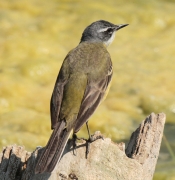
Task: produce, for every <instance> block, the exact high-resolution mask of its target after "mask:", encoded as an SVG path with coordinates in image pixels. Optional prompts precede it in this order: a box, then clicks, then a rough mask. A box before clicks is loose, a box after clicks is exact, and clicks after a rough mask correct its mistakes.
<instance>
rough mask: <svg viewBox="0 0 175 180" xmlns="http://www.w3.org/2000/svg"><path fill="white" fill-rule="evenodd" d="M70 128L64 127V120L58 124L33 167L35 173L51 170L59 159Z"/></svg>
mask: <svg viewBox="0 0 175 180" xmlns="http://www.w3.org/2000/svg"><path fill="white" fill-rule="evenodd" d="M70 132H71V130H69V131H67V130H66V129H65V122H64V121H62V122H61V123H60V124H58V125H57V126H56V127H55V129H54V130H53V132H52V135H51V137H50V139H49V141H48V143H47V145H46V147H45V149H44V151H43V153H42V155H41V156H40V158H39V159H38V162H37V164H36V167H35V174H37V173H43V172H52V171H53V169H54V167H55V166H56V163H57V162H58V161H59V160H60V158H61V155H62V153H63V151H64V148H65V145H66V143H67V140H68V138H69V135H70Z"/></svg>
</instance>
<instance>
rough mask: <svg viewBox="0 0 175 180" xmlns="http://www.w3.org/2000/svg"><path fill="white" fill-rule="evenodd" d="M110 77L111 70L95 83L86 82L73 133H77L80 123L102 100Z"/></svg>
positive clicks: (81, 123) (85, 120) (83, 121)
mask: <svg viewBox="0 0 175 180" xmlns="http://www.w3.org/2000/svg"><path fill="white" fill-rule="evenodd" d="M111 78H112V71H111V73H110V74H108V75H107V76H106V77H105V78H104V79H102V80H101V81H100V82H99V83H97V84H91V83H90V82H89V83H88V84H87V87H86V91H85V94H84V98H83V101H82V104H81V107H80V111H79V114H78V118H77V121H76V124H75V127H74V133H77V132H78V131H79V130H80V128H81V127H82V125H83V124H84V123H85V122H87V120H88V119H89V117H90V116H91V115H92V114H93V113H94V111H95V109H96V108H97V107H98V105H99V104H100V102H101V101H102V100H103V97H104V95H105V92H106V90H107V87H108V85H109V83H110V81H111Z"/></svg>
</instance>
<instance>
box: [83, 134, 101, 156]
mask: <svg viewBox="0 0 175 180" xmlns="http://www.w3.org/2000/svg"><path fill="white" fill-rule="evenodd" d="M98 139H103V140H104V138H103V136H102V135H101V134H98V135H97V134H96V133H95V134H93V135H91V136H90V137H89V139H84V140H85V141H86V159H87V157H88V154H89V152H90V144H91V143H92V142H94V141H96V140H98Z"/></svg>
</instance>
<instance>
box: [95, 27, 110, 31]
mask: <svg viewBox="0 0 175 180" xmlns="http://www.w3.org/2000/svg"><path fill="white" fill-rule="evenodd" d="M109 28H112V27H107V28H102V29H100V30H98V32H104V31H106V30H108V29H109Z"/></svg>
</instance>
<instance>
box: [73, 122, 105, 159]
mask: <svg viewBox="0 0 175 180" xmlns="http://www.w3.org/2000/svg"><path fill="white" fill-rule="evenodd" d="M86 128H87V131H88V135H89V139H85V138H78V137H77V135H76V134H75V133H73V136H72V139H73V154H74V155H76V153H75V150H76V147H77V144H76V141H77V140H84V141H86V159H87V157H88V154H89V151H90V144H91V143H92V142H94V141H96V140H97V139H103V136H102V135H98V136H97V135H96V134H94V135H91V134H90V130H89V126H88V122H86Z"/></svg>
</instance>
